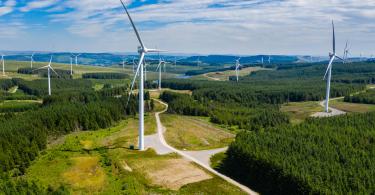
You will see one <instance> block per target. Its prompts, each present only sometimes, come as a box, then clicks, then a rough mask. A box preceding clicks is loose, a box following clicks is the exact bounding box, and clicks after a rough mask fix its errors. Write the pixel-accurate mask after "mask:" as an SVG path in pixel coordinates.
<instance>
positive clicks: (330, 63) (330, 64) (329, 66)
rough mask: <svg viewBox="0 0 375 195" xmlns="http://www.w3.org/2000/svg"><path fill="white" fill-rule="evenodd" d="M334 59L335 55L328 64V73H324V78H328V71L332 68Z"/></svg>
mask: <svg viewBox="0 0 375 195" xmlns="http://www.w3.org/2000/svg"><path fill="white" fill-rule="evenodd" d="M333 60H335V56H332V58H331V60H330V61H329V64H328V66H327V70H326V73H325V74H324V77H323V80H326V77H327V74H328V71H329V69H330V68H331V66H332V64H333Z"/></svg>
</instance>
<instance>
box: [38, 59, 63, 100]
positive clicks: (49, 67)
mask: <svg viewBox="0 0 375 195" xmlns="http://www.w3.org/2000/svg"><path fill="white" fill-rule="evenodd" d="M51 64H52V56H51V59H50V60H49V63H48V65H47V66H43V67H41V68H38V69H35V70H33V71H37V70H40V69H44V68H47V73H48V95H49V96H51V70H52V71H53V72H54V73H55V74H56V75H57V76H59V74H57V72H56V71H55V70H54V69H53V68H52V66H51Z"/></svg>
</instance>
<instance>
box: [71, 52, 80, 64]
mask: <svg viewBox="0 0 375 195" xmlns="http://www.w3.org/2000/svg"><path fill="white" fill-rule="evenodd" d="M80 55H81V54H77V55H74V54H72V56H73V57H74V58H75V61H76V66H78V56H80Z"/></svg>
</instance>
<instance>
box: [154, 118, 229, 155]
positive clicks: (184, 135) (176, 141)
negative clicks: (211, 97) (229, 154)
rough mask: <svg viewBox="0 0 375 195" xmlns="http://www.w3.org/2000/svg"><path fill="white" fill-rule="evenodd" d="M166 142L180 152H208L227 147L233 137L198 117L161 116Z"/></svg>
mask: <svg viewBox="0 0 375 195" xmlns="http://www.w3.org/2000/svg"><path fill="white" fill-rule="evenodd" d="M161 121H162V123H163V125H164V126H165V127H166V129H167V131H166V132H165V138H166V141H167V142H168V143H169V144H170V145H171V146H173V147H175V148H177V149H180V150H208V149H215V148H223V147H226V146H228V145H229V144H230V143H231V142H232V141H233V139H234V135H233V134H232V133H230V132H228V131H226V130H223V129H221V128H218V127H215V126H214V125H212V124H210V123H209V122H208V121H205V120H204V119H202V118H200V117H188V116H181V115H172V114H162V115H161Z"/></svg>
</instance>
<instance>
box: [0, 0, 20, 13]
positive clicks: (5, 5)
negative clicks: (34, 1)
mask: <svg viewBox="0 0 375 195" xmlns="http://www.w3.org/2000/svg"><path fill="white" fill-rule="evenodd" d="M16 4H17V2H16V0H5V1H4V2H3V1H2V2H1V4H0V16H3V15H6V14H9V13H11V12H13V10H14V6H15V5H16Z"/></svg>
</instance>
